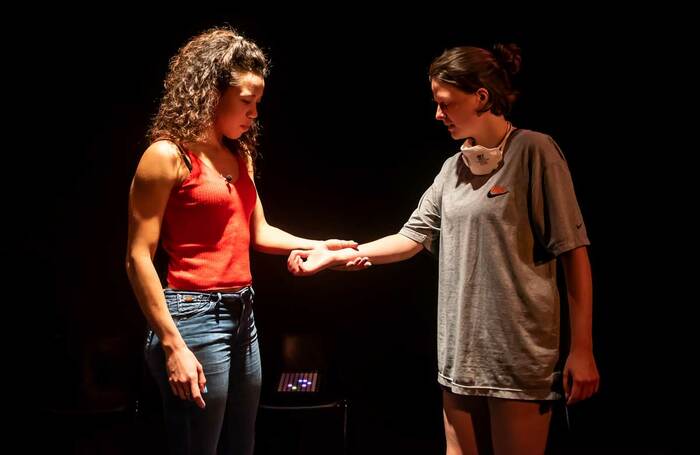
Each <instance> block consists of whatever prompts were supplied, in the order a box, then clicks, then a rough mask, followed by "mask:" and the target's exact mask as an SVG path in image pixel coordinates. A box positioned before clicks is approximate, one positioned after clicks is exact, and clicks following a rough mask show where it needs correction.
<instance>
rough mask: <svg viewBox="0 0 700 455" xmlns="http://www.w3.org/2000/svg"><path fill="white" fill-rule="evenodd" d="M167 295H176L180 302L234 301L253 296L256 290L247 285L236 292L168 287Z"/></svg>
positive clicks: (165, 290)
mask: <svg viewBox="0 0 700 455" xmlns="http://www.w3.org/2000/svg"><path fill="white" fill-rule="evenodd" d="M163 292H164V293H165V295H176V296H177V299H178V301H180V302H227V303H228V302H234V301H238V300H243V299H245V298H246V297H253V296H254V295H255V291H254V290H253V287H252V286H246V287H244V288H242V289H239V290H238V291H236V292H219V291H187V290H181V289H170V288H166V289H164V290H163Z"/></svg>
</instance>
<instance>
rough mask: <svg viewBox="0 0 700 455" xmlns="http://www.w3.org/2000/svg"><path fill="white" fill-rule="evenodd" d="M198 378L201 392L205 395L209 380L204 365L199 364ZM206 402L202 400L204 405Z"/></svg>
mask: <svg viewBox="0 0 700 455" xmlns="http://www.w3.org/2000/svg"><path fill="white" fill-rule="evenodd" d="M197 376H198V383H199V384H198V385H199V392H200V394H202V393H205V392H206V390H207V378H206V376H204V369H203V368H202V365H201V364H199V365H197ZM203 402H204V400H202V403H203Z"/></svg>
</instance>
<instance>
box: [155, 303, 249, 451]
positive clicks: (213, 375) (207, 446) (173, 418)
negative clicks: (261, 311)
mask: <svg viewBox="0 0 700 455" xmlns="http://www.w3.org/2000/svg"><path fill="white" fill-rule="evenodd" d="M173 316H174V320H175V322H176V325H177V328H178V330H179V331H180V334H181V336H182V338H183V340H184V341H185V344H186V345H187V347H188V349H190V350H191V351H192V353H193V354H194V356H195V357H196V358H197V360H198V361H199V362H200V363H201V364H202V368H203V370H204V375H205V378H206V392H205V393H204V394H203V395H202V398H203V399H204V402H205V405H206V406H205V408H204V409H200V408H198V407H197V406H196V405H195V404H194V403H193V402H191V401H185V400H181V399H179V398H178V397H177V396H176V395H175V394H173V392H172V390H171V388H170V384H169V382H168V378H167V372H166V368H165V354H164V352H163V348H162V344H161V343H160V340H158V337H157V336H156V335H155V334H153V333H151V334H150V337H149V338H150V339H149V340H148V343H147V345H146V358H147V361H148V364H149V367H150V370H151V372H152V373H153V376H154V377H155V379H156V380H157V382H158V385H159V388H160V391H161V397H162V400H163V411H164V417H165V422H166V429H167V435H168V445H169V446H170V451H171V453H183V454H188V453H189V454H193V453H201V454H213V453H215V451H216V447H217V444H218V441H219V435H220V432H221V427H222V424H223V421H224V416H225V411H226V403H227V399H228V390H229V377H230V371H229V370H230V365H231V343H232V339H233V337H232V332H233V328H234V324H235V322H236V321H232V320H231V318H230V317H229V315H227V314H226V313H225V312H224V313H223V314H222V312H221V311H220V309H218V308H216V307H215V306H214V305H210V306H207V307H204V308H202V311H201V312H196V313H194V314H187V315H185V316H183V315H181V314H174V315H173Z"/></svg>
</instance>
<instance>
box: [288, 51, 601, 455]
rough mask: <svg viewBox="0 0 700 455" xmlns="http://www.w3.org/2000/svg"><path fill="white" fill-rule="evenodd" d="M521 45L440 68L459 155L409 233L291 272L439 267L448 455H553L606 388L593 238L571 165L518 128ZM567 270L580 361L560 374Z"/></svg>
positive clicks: (433, 71) (458, 57) (435, 86)
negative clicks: (430, 258) (565, 426)
mask: <svg viewBox="0 0 700 455" xmlns="http://www.w3.org/2000/svg"><path fill="white" fill-rule="evenodd" d="M520 62H521V55H520V49H519V47H518V46H516V45H513V44H511V45H497V46H495V47H494V49H493V51H490V50H487V49H482V48H478V47H457V48H453V49H448V50H446V51H445V52H444V53H443V54H442V55H441V56H439V57H438V58H437V59H435V60H434V61H433V62H432V64H431V65H430V70H429V79H430V84H431V89H432V92H433V98H434V100H435V103H436V104H437V110H436V113H435V118H436V119H437V120H438V121H440V122H442V123H443V124H444V125H445V126H446V127H447V130H448V132H449V134H450V136H452V138H453V139H456V140H461V141H463V143H462V145H461V147H460V150H458V151H457V152H456V153H453V154H452V155H451V156H450V157H449V158H448V159H447V160H446V161H445V163H444V164H443V166H442V169H441V170H440V172H439V173H438V175H437V176H436V177H435V180H434V182H433V184H432V185H431V186H430V188H428V189H427V191H426V192H425V193H424V194H423V197H422V198H421V199H420V202H419V203H418V207H417V208H416V210H415V211H414V212H413V214H412V215H411V217H410V218H409V219H408V221H407V222H406V224H405V225H404V226H403V228H402V229H401V230H400V231H399V232H398V233H397V234H394V235H390V236H388V237H384V238H381V239H379V240H376V241H374V242H371V243H367V244H362V245H360V246H359V247H358V248H357V249H356V250H351V249H349V250H341V251H333V252H328V251H323V250H316V251H295V252H293V253H292V254H291V255H290V257H289V259H288V267H289V269H290V271H292V272H293V273H295V274H297V275H308V274H312V273H315V272H317V271H319V270H322V269H324V268H326V267H346V268H348V269H353V268H357V267H356V264H355V262H354V261H355V260H356V258H358V257H360V256H362V257H365V258H367V257H368V258H369V261H371V263H374V264H385V263H390V262H397V261H403V260H406V259H409V258H411V257H413V256H414V255H416V254H417V253H418V252H419V251H421V250H423V249H426V250H428V251H429V252H430V253H433V254H435V255H436V256H437V257H438V264H439V282H438V329H437V332H438V340H437V346H438V372H437V381H438V383H439V384H440V385H441V387H442V391H443V416H444V427H445V436H446V440H447V453H448V454H467V453H469V454H476V453H496V454H514V453H517V454H542V453H543V452H544V450H545V446H546V442H547V434H548V430H549V421H550V416H551V405H552V403H553V402H554V400H557V399H559V398H560V397H561V393H560V389H562V386H563V392H564V397H565V399H566V400H567V403H569V404H571V403H575V402H577V401H580V400H584V399H586V398H588V397H590V396H591V395H592V394H594V393H595V392H596V391H597V389H598V383H599V376H598V370H597V367H596V363H595V359H594V356H593V342H592V333H591V324H592V291H591V288H592V284H591V270H590V264H589V261H588V253H587V249H586V248H587V245H588V244H589V241H588V236H587V234H586V228H585V226H584V224H583V219H582V217H581V212H580V210H579V206H578V203H577V201H576V195H575V193H574V187H573V183H572V180H571V175H570V173H569V168H568V166H567V163H566V160H565V159H564V155H563V153H562V152H561V150H560V149H559V146H558V145H557V144H556V143H555V141H554V140H553V139H552V138H551V137H550V136H548V135H546V134H543V133H539V132H536V131H530V130H526V129H520V128H516V127H515V126H513V125H512V124H511V123H510V122H509V121H508V120H507V119H506V115H508V113H509V111H510V108H511V106H512V104H513V102H514V101H515V98H516V95H517V94H516V92H515V90H514V89H513V87H512V84H511V81H512V78H513V76H514V75H515V74H516V73H517V72H518V70H519V68H520ZM557 259H559V260H560V261H561V263H562V266H563V271H564V278H565V281H566V287H567V294H568V302H569V307H570V326H571V340H570V349H569V354H568V357H567V358H566V362H565V363H564V367H563V369H562V370H559V368H558V367H557V363H558V360H559V354H560V353H559V332H560V330H559V310H560V308H559V305H560V303H559V294H558V290H557V280H556V262H557Z"/></svg>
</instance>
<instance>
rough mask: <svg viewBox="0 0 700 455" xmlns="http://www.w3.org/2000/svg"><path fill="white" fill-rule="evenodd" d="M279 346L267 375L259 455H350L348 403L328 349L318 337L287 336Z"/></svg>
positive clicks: (261, 418) (266, 372) (262, 406)
mask: <svg viewBox="0 0 700 455" xmlns="http://www.w3.org/2000/svg"><path fill="white" fill-rule="evenodd" d="M279 347H280V348H281V349H280V351H279V352H278V353H277V357H278V358H277V362H274V361H272V362H268V363H271V364H272V366H271V367H270V368H267V369H266V371H265V373H264V380H263V392H262V397H261V404H260V411H259V413H258V422H257V442H256V454H257V455H274V454H285V455H293V454H304V455H315V454H324V455H332V454H346V453H347V441H348V431H347V429H348V409H349V402H348V400H347V399H346V398H345V397H344V396H343V394H342V393H341V391H340V387H339V381H338V380H337V378H336V377H335V376H334V370H333V368H332V367H331V365H330V363H329V362H328V358H329V357H330V356H329V351H330V346H329V344H328V343H327V341H326V340H325V339H324V338H323V337H322V336H320V335H318V334H285V335H283V336H282V338H281V342H280V346H279ZM268 360H269V359H268ZM268 363H266V367H267V365H268Z"/></svg>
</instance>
